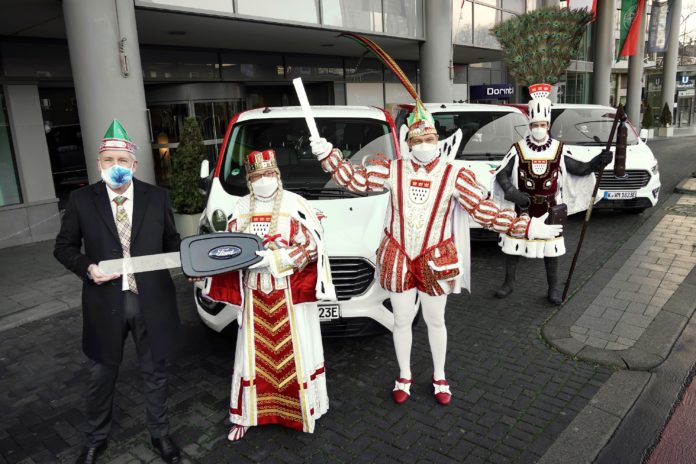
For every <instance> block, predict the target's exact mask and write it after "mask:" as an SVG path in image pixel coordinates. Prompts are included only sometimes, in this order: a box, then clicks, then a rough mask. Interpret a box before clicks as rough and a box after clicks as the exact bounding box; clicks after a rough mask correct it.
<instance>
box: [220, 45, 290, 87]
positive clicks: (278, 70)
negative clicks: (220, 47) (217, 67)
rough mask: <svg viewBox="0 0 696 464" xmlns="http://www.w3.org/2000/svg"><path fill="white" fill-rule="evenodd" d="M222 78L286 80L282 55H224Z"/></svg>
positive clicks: (221, 56)
mask: <svg viewBox="0 0 696 464" xmlns="http://www.w3.org/2000/svg"><path fill="white" fill-rule="evenodd" d="M220 62H221V63H222V78H223V79H225V80H244V81H254V80H262V81H274V80H284V79H285V67H284V65H283V57H282V56H281V55H266V54H263V53H243V52H239V53H222V54H221V55H220Z"/></svg>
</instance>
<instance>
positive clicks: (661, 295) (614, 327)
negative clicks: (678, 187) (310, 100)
mask: <svg viewBox="0 0 696 464" xmlns="http://www.w3.org/2000/svg"><path fill="white" fill-rule="evenodd" d="M676 206H677V207H687V208H688V207H694V206H696V197H694V196H690V195H683V196H681V197H680V198H679V199H678V200H677V202H676ZM695 211H696V209H695ZM695 244H696V217H689V216H682V215H676V214H667V215H665V216H664V217H663V218H662V220H661V221H660V222H659V223H658V224H657V226H656V227H655V228H654V229H653V231H652V232H651V233H650V234H649V235H648V236H647V237H646V238H645V240H643V243H641V244H640V246H638V248H637V249H636V250H635V251H634V252H633V254H632V255H631V256H630V257H629V258H628V260H626V262H625V263H624V265H623V266H622V267H621V268H620V269H619V272H617V273H616V274H615V275H614V276H613V277H612V279H611V280H610V281H609V282H608V283H607V285H606V287H605V288H604V289H603V290H602V291H601V292H600V293H599V295H598V296H597V297H596V298H595V299H594V300H593V301H592V302H591V303H590V305H589V306H588V307H587V309H586V310H585V312H584V313H583V314H582V316H580V317H579V318H578V320H577V321H575V323H574V324H573V325H572V326H571V327H570V333H571V336H572V337H573V338H575V339H576V340H578V341H580V342H582V343H584V344H586V345H589V346H593V347H596V348H602V349H607V350H624V349H626V348H630V347H632V346H633V345H634V344H635V343H636V341H637V340H638V339H639V338H640V337H641V336H642V335H643V333H644V332H645V329H646V328H647V327H648V326H649V325H650V323H651V322H652V321H653V319H654V318H655V316H656V315H657V314H658V313H659V312H660V310H661V309H662V307H663V306H664V305H665V303H666V302H667V300H669V298H670V297H671V296H672V295H673V294H674V292H675V290H676V289H677V288H678V287H679V285H680V284H681V283H682V282H683V281H684V278H685V277H686V276H687V274H689V272H691V270H692V269H693V268H694V265H695V264H696V249H695V248H694V245H695Z"/></svg>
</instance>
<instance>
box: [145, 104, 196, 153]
mask: <svg viewBox="0 0 696 464" xmlns="http://www.w3.org/2000/svg"><path fill="white" fill-rule="evenodd" d="M148 109H149V110H150V123H151V125H152V135H151V137H152V138H151V140H153V141H154V143H158V144H167V143H178V142H179V134H180V133H181V129H182V127H183V125H184V118H186V117H187V116H188V113H189V111H188V104H187V103H170V104H163V105H149V107H148Z"/></svg>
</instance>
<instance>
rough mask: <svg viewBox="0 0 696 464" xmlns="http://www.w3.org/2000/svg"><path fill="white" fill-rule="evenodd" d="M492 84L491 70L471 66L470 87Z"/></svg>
mask: <svg viewBox="0 0 696 464" xmlns="http://www.w3.org/2000/svg"><path fill="white" fill-rule="evenodd" d="M490 83H491V70H490V69H489V68H477V67H474V66H469V85H480V84H490Z"/></svg>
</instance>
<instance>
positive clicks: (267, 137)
mask: <svg viewBox="0 0 696 464" xmlns="http://www.w3.org/2000/svg"><path fill="white" fill-rule="evenodd" d="M316 121H317V127H318V129H319V133H320V134H322V136H323V137H326V138H327V140H329V142H331V143H332V144H333V146H335V147H336V148H339V149H341V151H342V152H343V157H344V158H345V159H350V160H351V162H353V163H356V164H359V163H361V162H362V161H363V159H365V158H367V157H368V156H374V155H375V154H378V153H381V154H384V155H385V156H386V157H387V158H389V159H393V158H394V142H393V139H392V135H391V131H390V128H389V125H388V124H387V123H386V122H384V121H377V120H369V119H346V118H316ZM269 148H271V149H273V150H275V152H276V159H277V161H278V167H279V168H280V171H281V176H282V178H283V187H284V188H286V189H288V190H291V191H295V192H297V193H300V194H302V196H304V197H307V198H310V199H311V198H341V197H345V196H350V195H351V194H350V193H348V192H345V191H344V190H343V189H339V188H338V186H337V185H336V184H335V183H334V182H333V181H332V180H331V175H330V174H327V173H326V172H324V170H323V169H322V168H321V165H320V164H319V162H318V161H317V159H316V157H315V156H314V155H312V150H311V148H310V146H309V132H308V130H307V124H306V123H305V121H304V119H302V118H287V119H262V120H255V121H249V122H245V123H241V124H235V127H234V129H233V130H232V134H231V136H230V140H229V144H228V145H227V151H226V153H225V158H224V161H223V168H222V173H221V174H222V175H221V176H220V178H221V181H222V184H223V187H224V188H225V190H227V191H228V192H229V193H230V194H232V195H244V194H246V193H247V183H246V173H245V171H244V163H243V161H242V160H244V159H245V158H246V156H247V155H248V154H249V153H250V152H251V151H252V150H266V149H269Z"/></svg>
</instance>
